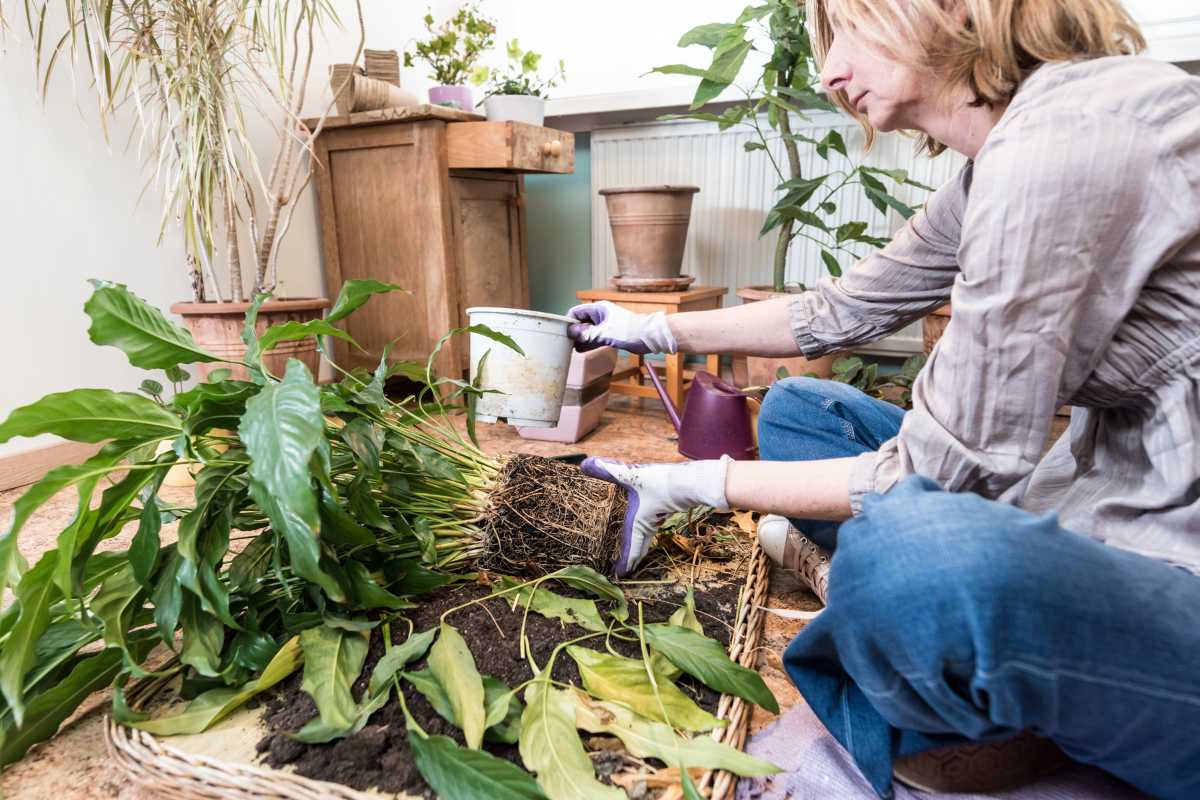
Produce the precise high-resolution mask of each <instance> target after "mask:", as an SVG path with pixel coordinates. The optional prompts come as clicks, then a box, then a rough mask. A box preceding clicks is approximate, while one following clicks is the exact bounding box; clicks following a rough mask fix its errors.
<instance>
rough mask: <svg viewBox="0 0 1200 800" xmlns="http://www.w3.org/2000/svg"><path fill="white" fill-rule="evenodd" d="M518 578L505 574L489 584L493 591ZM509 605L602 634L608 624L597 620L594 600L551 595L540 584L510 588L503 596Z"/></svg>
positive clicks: (503, 587)
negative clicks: (518, 606) (519, 606)
mask: <svg viewBox="0 0 1200 800" xmlns="http://www.w3.org/2000/svg"><path fill="white" fill-rule="evenodd" d="M517 585H519V581H517V580H515V579H513V578H510V577H508V576H504V577H502V578H501V579H500V580H499V581H497V582H496V583H495V584H493V586H492V591H493V592H502V591H505V590H507V589H514V587H516V586H517ZM504 596H505V598H506V599H508V600H509V602H510V603H512V604H513V605H521V606H523V607H525V608H528V609H529V610H530V611H534V612H536V613H538V614H541V615H542V616H543V617H550V618H551V619H557V620H560V621H561V622H564V623H569V624H572V625H579V626H580V627H582V628H585V629H587V630H589V631H595V632H597V633H603V632H604V631H606V630H608V626H607V625H605V624H604V621H603V620H602V619H600V611H599V610H598V609H597V608H596V601H595V600H586V599H583V598H579V597H563V596H562V595H560V594H555V593H554V592H552V591H550V590H549V589H545V588H543V587H542V586H541V585H527V586H522V587H521V588H520V589H516V590H515V591H510V592H508V593H507V594H506V595H504Z"/></svg>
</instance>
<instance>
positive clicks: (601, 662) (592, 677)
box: [567, 646, 728, 731]
mask: <svg viewBox="0 0 1200 800" xmlns="http://www.w3.org/2000/svg"><path fill="white" fill-rule="evenodd" d="M567 652H568V653H570V654H571V657H572V658H574V659H575V663H577V664H578V665H579V674H580V676H581V677H582V678H583V685H584V688H586V689H587V690H588V691H589V692H591V693H592V694H594V695H596V696H597V697H600V698H603V699H605V700H616V701H618V702H621V703H625V704H626V705H628V706H630V707H631V708H633V709H634V710H635V711H637V713H639V714H641V715H642V716H643V717H647V718H649V719H656V720H658V721H659V722H665V723H667V724H668V725H672V726H674V727H676V728H682V729H683V730H688V731H710V730H712V729H713V728H719V727H721V726H723V725H726V724H728V723H727V722H726V721H725V720H720V719H717V718H716V717H714V716H713V715H712V714H709V713H708V712H707V711H705V710H704V709H702V708H701V707H700V706H698V705H696V704H695V703H694V702H692V700H691V698H689V697H688V696H687V695H686V694H684V693H683V692H682V691H680V689H679V687H678V686H676V685H675V684H673V683H671V681H670V680H669V679H668V678H667V677H666V676H665V675H657V676H656V678H657V683H658V696H657V697H656V696H655V690H654V686H652V685H651V683H650V676H649V675H647V674H646V666H645V664H644V663H643V662H642V661H641V660H640V659H633V658H622V657H620V656H612V655H608V654H607V653H600V652H597V651H595V650H589V649H588V648H586V647H578V646H572V647H568V648H567ZM660 699H661V701H662V705H661V706H660V705H659V700H660ZM663 709H665V710H666V712H667V716H666V717H663Z"/></svg>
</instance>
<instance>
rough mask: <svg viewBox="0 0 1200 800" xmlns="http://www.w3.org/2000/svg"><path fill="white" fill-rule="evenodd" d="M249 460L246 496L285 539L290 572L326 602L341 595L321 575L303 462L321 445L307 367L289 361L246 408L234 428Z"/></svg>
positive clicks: (313, 505) (321, 427)
mask: <svg viewBox="0 0 1200 800" xmlns="http://www.w3.org/2000/svg"><path fill="white" fill-rule="evenodd" d="M238 434H239V435H240V436H241V439H242V442H243V444H245V446H246V452H247V453H248V454H249V455H250V458H251V464H250V494H251V496H252V497H253V498H254V499H255V501H256V502H257V503H258V504H259V507H260V508H262V509H263V511H265V512H266V514H267V516H268V517H270V519H271V522H272V523H274V526H275V529H276V530H278V531H280V532H281V533H282V534H283V536H284V538H285V539H286V540H287V545H288V555H289V557H290V560H291V565H292V569H294V570H295V571H296V574H297V575H299V576H300V577H302V578H304V579H305V580H308V581H311V582H313V583H316V584H318V585H319V586H320V587H321V588H322V589H324V590H325V594H327V595H328V596H329V598H330V599H332V600H335V601H337V602H343V601H345V599H346V596H345V593H344V592H343V591H342V588H341V587H340V586H339V585H338V583H337V581H335V580H334V579H333V577H332V576H330V575H328V574H326V573H325V572H324V571H322V569H321V567H320V564H319V561H320V555H321V543H320V540H319V539H318V537H317V531H318V529H319V527H320V516H319V515H318V512H317V495H316V491H315V490H314V488H313V482H312V475H311V473H310V471H309V462H310V461H311V459H312V457H313V454H314V453H315V452H316V450H317V447H318V446H319V445H320V444H321V443H322V442H323V441H324V436H325V420H324V417H322V416H321V402H320V396H319V394H318V392H317V387H316V385H315V384H314V383H313V380H312V375H310V374H309V372H308V368H307V367H305V366H304V364H302V363H301V362H299V361H297V360H295V359H292V360H291V361H289V362H288V368H287V375H286V376H285V377H284V379H283V380H282V381H281V382H278V383H270V384H268V385H266V386H264V387H263V389H262V391H261V392H259V393H258V394H257V395H255V396H254V397H253V398H251V399H250V400H249V401H248V402H247V403H246V413H245V414H244V415H243V416H242V423H241V425H240V426H239V428H238Z"/></svg>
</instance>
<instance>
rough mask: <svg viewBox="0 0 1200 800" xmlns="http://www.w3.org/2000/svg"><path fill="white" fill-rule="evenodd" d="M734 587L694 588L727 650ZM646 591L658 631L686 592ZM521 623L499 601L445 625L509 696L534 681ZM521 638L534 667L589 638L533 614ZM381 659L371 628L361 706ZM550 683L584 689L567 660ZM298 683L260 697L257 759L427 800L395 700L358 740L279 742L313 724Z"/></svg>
mask: <svg viewBox="0 0 1200 800" xmlns="http://www.w3.org/2000/svg"><path fill="white" fill-rule="evenodd" d="M546 588H548V589H551V590H552V591H554V592H556V593H558V594H562V595H567V596H573V597H579V596H582V595H580V594H579V593H577V592H573V591H571V590H568V589H566V588H564V587H562V586H559V585H556V584H547V585H546ZM740 588H741V585H740V582H739V581H736V580H733V579H732V576H731V580H730V582H728V583H718V584H715V585H713V586H711V587H709V588H704V589H702V588H700V587H697V588H696V591H695V603H696V611H697V616H698V618H699V619H700V621H701V623H702V624H703V625H704V630H705V633H706V634H707V635H708V636H711V637H712V638H714V639H716V640H718V641H720V642H721V644H722V645H724V646H725V647H728V645H729V639H730V634H731V631H732V625H733V623H734V620H735V615H736V613H737V598H738V592H739V590H740ZM647 591H653V596H652V597H651V598H650V599H648V600H643V602H644V605H643V616H644V620H645V621H646V622H662V621H665V620H666V619H667V618H668V617H670V616H671V614H672V613H673V612H674V611H675V610H676V609H677V608H678V607H679V606H680V604H681V603H682V602H683V599H684V591H685V590H684V588H683V587H681V586H679V585H677V584H667V585H662V586H656V587H653V588H652V589H650V590H643V592H642V593H643V594H645V593H646V592H647ZM490 594H491V590H490V589H489V588H488V587H485V586H481V585H478V584H469V585H465V586H458V587H448V588H446V589H442V590H440V591H438V592H437V593H434V594H431V595H429V596H427V597H425V598H422V602H421V605H420V607H418V608H414V609H412V610H411V612H409V619H410V620H411V621H412V623H413V630H414V631H415V632H420V631H425V630H428V629H430V628H435V627H437V625H438V623H439V620H440V617H441V615H442V614H443V613H444V612H445V611H447V610H448V609H451V608H454V607H455V606H458V605H461V604H462V603H465V602H467V601H469V600H473V599H476V598H481V597H486V596H488V595H490ZM630 611H631V617H632V618H634V619H635V618H636V616H635V615H636V613H637V610H636V605H635V604H634V603H633V599H632V598H631V609H630ZM525 616H526V615H525V609H524V608H523V607H521V606H517V607H516V609H515V610H512V609H511V608H510V605H509V601H508V600H507V599H506V598H504V597H498V598H495V599H491V600H487V601H486V602H484V603H479V604H475V605H472V606H468V607H467V608H465V609H462V610H460V611H456V612H454V613H453V614H451V615H450V616H449V617H448V618H447V620H446V621H447V622H448V623H450V624H451V625H453V626H454V627H455V628H457V629H458V631H459V632H460V633H461V634H462V636H463V638H464V639H466V641H467V643H468V645H469V646H470V649H471V653H472V655H473V656H474V658H475V664H476V667H477V668H478V670H479V672H480V673H481V674H482V675H490V676H493V677H495V678H499V679H500V680H502V681H504V682H505V683H506V684H507V685H508V686H509V687H515V686H517V685H519V684H520V683H523V682H524V681H527V680H529V679H530V678H532V677H533V673H532V671H531V670H530V668H529V664H528V662H527V661H526V660H525V659H523V658H521V657H520V641H519V638H520V630H521V622H522V618H523V617H525ZM407 627H408V626H407V625H405V624H404V623H403V622H402V621H396V622H393V623H392V625H391V630H392V638H393V640H394V641H395V642H396V643H400V642H402V641H403V640H404V639H405V637H406V635H407V634H406V631H407ZM525 633H526V636H527V638H528V641H529V645H530V648H531V650H532V653H533V657H534V659H535V660H536V661H537V663H538V664H539V665H543V666H544V665H545V664H546V662H547V661H548V660H549V658H550V654H551V653H552V652H553V650H554V648H555V646H557V645H558V644H559V643H561V642H564V641H567V640H569V639H574V638H577V637H579V636H584V635H586V634H587V633H589V631H586V630H584V629H583V628H580V627H577V626H575V625H564V624H562V623H560V622H559V621H557V620H553V619H548V618H546V617H543V616H541V615H540V614H536V613H533V612H530V613H529V614H528V616H527V618H526V620H525ZM610 644H611V645H612V647H613V649H615V650H616V651H617V652H619V653H621V654H622V655H625V656H629V657H631V658H639V657H640V646H639V643H638V642H637V641H632V642H630V641H623V640H619V639H616V638H613V639H610ZM581 645H582V646H585V647H592V648H594V649H596V650H601V651H602V650H604V645H605V642H604V637H598V638H595V639H588V640H585V641H584V642H582V643H581ZM383 654H384V646H383V640H382V634H381V632H380V630H379V629H376V630H374V631H372V634H371V645H370V651H369V654H368V656H367V660H366V665H365V667H364V669H363V672H362V677H360V678H359V680H358V681H357V682H356V683H355V685H354V687H353V692H354V696H355V698H356V699H357V700H361V697H362V695H363V693H365V692H366V687H367V682H368V678H369V676H370V674H371V672H372V670H373V669H374V666H375V663H376V662H377V661H378V660H379V659H380V658H382V656H383ZM424 667H425V661H424V659H422V660H421V661H419V662H415V663H412V664H410V665H409V666H408V669H409V670H412V671H415V670H418V669H422V668H424ZM552 676H553V678H554V680H556V681H562V682H565V683H573V684H575V685H576V686H581V685H582V682H581V680H580V676H579V670H578V668H577V666H576V664H575V661H574V659H572V658H571V657H570V656H569V655H568V654H567V653H566V652H565V651H564V652H561V653H560V654H559V656H558V658H557V659H556V661H555V663H554V670H553V673H552ZM301 680H302V676H301V674H300V673H299V672H297V673H296V674H295V675H293V676H292V677H291V678H289V679H288V680H286V681H284V682H283V683H281V684H280V685H279V687H277V688H276V690H275V691H274V692H273V693H272V694H271V695H270V696H269V697H268V698H267V702H266V707H267V710H266V714H265V715H264V721H265V722H266V724H267V727H268V729H269V730H270V731H271V732H270V733H269V734H268V735H267V736H266V737H264V738H263V739H262V740H261V741H260V742H259V743H258V752H259V753H261V754H262V759H263V761H264V762H265V763H266V764H267V765H269V766H272V767H282V766H284V765H291V766H292V767H293V768H294V769H295V771H296V772H297V773H299V774H300V775H303V776H305V777H308V778H314V779H318V780H325V781H332V782H335V783H340V784H344V785H347V786H351V787H353V788H356V789H367V788H370V787H377V788H379V789H381V790H383V791H387V792H405V793H408V794H411V795H417V796H425V797H432V796H433V794H432V792H431V790H430V789H429V787H428V785H427V784H426V783H425V781H424V779H423V778H422V777H421V775H420V773H419V772H418V771H417V769H416V765H415V763H414V760H413V757H412V754H411V752H410V750H409V747H408V738H407V733H406V730H405V720H404V714H403V712H402V711H401V709H400V704H399V702H398V701H397V699H396V696H395V694H393V695H392V697H391V699H390V700H389V701H388V703H387V705H385V706H384V707H383V708H381V709H380V710H379V711H377V712H375V714H373V715H372V717H371V719H370V721H369V723H368V725H367V726H366V727H365V728H363V730H362V731H360V732H359V733H357V734H354V735H352V736H349V737H347V738H345V739H342V740H340V741H335V742H330V743H328V744H311V745H310V744H303V743H300V742H297V741H295V740H293V739H291V738H289V737H288V736H286V735H285V732H295V731H296V730H299V729H300V728H301V727H302V726H303V725H304V724H305V723H307V722H308V721H309V720H311V719H313V718H315V717H316V715H317V709H316V705H315V704H314V703H313V701H312V699H311V698H310V697H309V696H308V695H307V694H305V693H304V692H303V691H301V689H300V684H301ZM400 685H401V687H402V689H403V691H404V697H405V701H406V702H407V704H408V708H409V711H410V712H411V713H412V714H413V716H414V718H415V719H416V720H417V722H418V723H419V724H420V725H421V727H422V728H423V729H424V730H425V731H426V732H427V733H429V734H430V735H436V734H441V735H445V736H449V737H451V738H453V739H454V740H455V741H457V742H458V743H459V744H460V745H461V744H464V740H463V736H462V732H461V731H460V730H459V729H458V728H456V727H455V726H454V725H452V724H451V723H449V722H447V721H445V720H444V719H442V717H441V716H439V715H438V713H437V712H436V711H434V710H433V707H432V706H431V705H430V704H429V702H428V701H427V700H426V699H425V698H424V696H423V695H421V693H420V692H418V691H416V690H415V689H414V688H413V687H412V685H411V684H409V683H407V682H406V681H404V680H403V679H401V681H400ZM678 685H679V687H680V688H681V689H682V690H683V691H684V692H686V693H687V694H688V695H689V696H691V697H692V699H693V700H695V701H696V703H697V704H699V705H700V706H701V707H702V708H704V709H705V710H707V711H709V712H715V710H716V707H717V703H718V700H719V699H720V698H719V695H718V694H717V693H716V692H714V691H712V690H711V689H709V688H707V687H706V686H704V685H703V684H701V683H699V682H698V681H694V680H693V679H691V678H690V677H688V676H684V677H683V678H682V679H680V680H679V681H678ZM484 749H485V750H487V751H488V752H490V753H492V754H493V755H496V756H499V757H500V758H505V759H508V760H509V761H512V762H514V763H516V764H518V765H519V764H521V758H520V755H519V752H518V748H517V745H515V744H513V745H507V744H493V743H489V742H485V743H484ZM620 762H621V759H619V758H618V759H613V758H601V759H598V761H597V768H598V773H599V775H600V778H601V780H605V781H607V780H608V775H607V774H606V772H607V773H609V774H611V772H612V771H613V770H614V769H616V768H619V766H620Z"/></svg>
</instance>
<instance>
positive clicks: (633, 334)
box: [567, 300, 679, 356]
mask: <svg viewBox="0 0 1200 800" xmlns="http://www.w3.org/2000/svg"><path fill="white" fill-rule="evenodd" d="M567 316H568V317H574V318H575V319H577V320H579V323H578V324H575V325H572V326H570V328H569V329H568V334H569V335H570V337H571V338H572V339H574V340H575V349H576V350H578V351H579V352H581V353H582V352H586V351H588V350H594V349H596V348H597V347H604V346H608V347H616V348H619V349H621V350H627V351H629V352H630V353H636V354H637V355H642V356H644V355H646V354H648V353H674V352H675V351H676V350H678V349H679V345H678V344H677V343H676V341H675V335H674V334H673V333H671V328H670V326H669V325H667V315H666V314H665V313H663V312H662V311H656V312H654V313H653V314H635V313H633V312H632V311H629V310H628V309H625V308H622V307H621V306H619V305H617V304H616V303H610V302H609V301H607V300H601V301H600V302H598V303H584V304H583V305H580V306H575V307H574V308H572V309H571V310H570V311H568V312H567Z"/></svg>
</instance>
